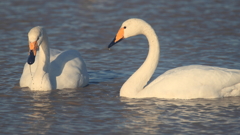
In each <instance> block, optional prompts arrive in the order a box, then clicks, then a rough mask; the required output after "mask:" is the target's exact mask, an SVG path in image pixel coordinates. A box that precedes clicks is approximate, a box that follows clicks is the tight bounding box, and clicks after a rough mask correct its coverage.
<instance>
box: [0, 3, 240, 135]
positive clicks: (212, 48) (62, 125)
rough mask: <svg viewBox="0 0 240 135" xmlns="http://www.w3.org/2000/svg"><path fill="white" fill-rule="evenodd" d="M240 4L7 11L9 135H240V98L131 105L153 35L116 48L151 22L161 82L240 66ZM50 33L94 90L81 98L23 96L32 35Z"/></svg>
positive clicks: (34, 6) (69, 93) (3, 98)
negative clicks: (183, 72)
mask: <svg viewBox="0 0 240 135" xmlns="http://www.w3.org/2000/svg"><path fill="white" fill-rule="evenodd" d="M239 7H240V1H237V0H231V1H219V0H215V1H209V0H201V1H199V0H191V1H189V0H185V1H167V0H161V1H159V0H155V1H146V0H128V1H122V0H115V1H109V0H85V1H83V0H78V1H70V0H65V1H59V0H52V1H47V0H42V1H35V2H32V1H28V0H21V1H19V0H11V1H1V2H0V13H1V16H0V20H1V23H0V35H1V36H0V43H1V49H0V69H1V72H0V80H1V82H0V104H1V105H0V119H1V120H0V133H1V134H176V133H177V134H193V133H194V134H229V133H231V134H239V128H240V126H239V123H240V117H239V116H240V113H239V112H240V108H239V106H240V104H239V103H240V101H239V100H240V98H239V97H231V98H223V99H212V100H205V99H195V100H165V99H157V98H148V99H127V98H121V97H119V90H120V88H121V86H122V84H123V83H124V82H125V81H126V80H127V78H128V77H129V76H130V75H131V74H132V73H133V72H134V71H135V70H136V69H137V68H138V67H139V66H140V65H141V63H142V62H143V61H144V59H145V58H146V55H147V49H148V46H147V41H146V38H145V37H144V36H136V37H132V38H129V39H128V40H123V41H122V42H121V43H119V44H118V45H116V46H115V47H114V48H112V49H111V50H110V51H109V50H107V45H108V44H109V43H110V41H111V40H112V39H113V37H114V36H115V34H116V32H117V30H118V29H119V27H120V25H121V23H122V22H123V21H125V20H126V19H128V18H131V17H136V18H142V19H144V20H146V21H147V22H149V23H150V24H151V25H152V27H153V28H154V29H155V30H156V34H157V35H158V37H159V40H160V44H161V54H160V61H159V62H160V63H159V66H158V68H157V70H156V72H155V73H154V75H153V78H152V79H154V78H156V77H157V76H159V75H160V74H162V73H163V72H165V71H166V70H169V69H172V68H175V67H179V66H184V65H190V64H202V65H210V66H219V67H225V68H233V69H239V67H240V62H239V58H240V53H239V52H240V47H239V45H240V39H239V33H240V29H239V26H240V8H239ZM37 25H40V26H44V27H46V29H48V35H49V41H50V42H49V43H50V45H51V48H55V49H59V50H67V49H76V50H78V51H79V52H80V53H81V55H82V57H83V59H84V60H85V62H86V65H87V68H88V71H89V74H90V83H89V85H88V86H87V87H84V88H79V89H74V90H69V89H65V90H52V91H51V92H49V93H41V92H31V91H28V89H25V88H24V89H22V88H19V78H20V76H21V73H22V69H23V65H24V63H25V62H26V59H27V55H28V54H27V52H28V41H27V33H28V31H29V30H30V29H31V28H32V27H34V26H37Z"/></svg>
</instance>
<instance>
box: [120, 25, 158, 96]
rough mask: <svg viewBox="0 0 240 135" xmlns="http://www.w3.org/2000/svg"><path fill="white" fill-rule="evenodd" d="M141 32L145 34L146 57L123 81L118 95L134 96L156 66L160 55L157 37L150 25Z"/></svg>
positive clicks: (143, 85)
mask: <svg viewBox="0 0 240 135" xmlns="http://www.w3.org/2000/svg"><path fill="white" fill-rule="evenodd" d="M142 34H143V35H145V36H146V38H147V40H148V44H149V50H148V55H147V58H146V60H145V61H144V63H143V64H142V65H141V66H140V68H139V69H138V70H137V71H136V72H135V73H134V74H133V75H132V76H131V77H130V78H129V79H128V80H127V81H126V82H125V83H124V85H123V86H122V88H121V91H120V96H127V97H134V96H136V95H137V93H138V92H139V91H141V90H143V89H144V87H145V86H146V84H147V83H148V81H149V80H150V78H151V77H152V75H153V73H154V71H155V69H156V68H157V65H158V61H159V55H160V45H159V42H158V37H157V35H156V33H155V31H154V30H153V29H152V27H151V26H146V27H144V29H143V32H142Z"/></svg>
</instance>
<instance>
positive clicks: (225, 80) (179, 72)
mask: <svg viewBox="0 0 240 135" xmlns="http://www.w3.org/2000/svg"><path fill="white" fill-rule="evenodd" d="M239 83H240V70H235V69H226V68H218V67H211V66H202V65H192V66H184V67H179V68H175V69H172V70H169V71H167V72H165V73H164V74H162V75H161V76H159V77H158V78H156V79H155V80H154V81H153V82H152V83H150V84H149V85H148V86H146V87H145V88H144V89H143V90H142V91H140V92H139V95H141V96H144V95H145V96H153V95H158V97H162V98H183V99H190V98H217V97H224V96H231V94H229V92H230V91H233V90H235V96H236V90H237V89H238V91H240V87H238V84H239ZM230 93H231V92H230ZM232 96H234V95H232Z"/></svg>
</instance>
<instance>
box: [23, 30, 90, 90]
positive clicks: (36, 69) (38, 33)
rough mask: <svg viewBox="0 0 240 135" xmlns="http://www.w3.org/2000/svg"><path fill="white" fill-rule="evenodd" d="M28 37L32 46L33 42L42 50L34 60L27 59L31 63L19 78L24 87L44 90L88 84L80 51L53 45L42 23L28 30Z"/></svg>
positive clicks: (26, 65) (25, 67)
mask: <svg viewBox="0 0 240 135" xmlns="http://www.w3.org/2000/svg"><path fill="white" fill-rule="evenodd" d="M28 38H29V46H31V45H30V44H31V43H33V42H34V43H36V44H35V45H36V47H35V48H39V51H38V52H37V53H36V59H35V62H33V64H32V63H31V62H29V60H28V63H30V64H31V65H30V64H28V63H26V64H25V66H24V69H23V73H22V76H21V78H20V86H21V87H29V88H30V89H31V90H41V91H44V90H51V89H64V88H77V87H84V86H86V85H87V84H88V81H89V77H88V72H87V68H86V65H85V62H84V60H83V59H82V57H81V55H80V53H79V52H78V51H76V50H67V51H59V50H56V49H50V48H49V45H48V38H47V33H46V31H45V29H44V28H43V27H40V26H37V27H34V28H32V29H31V30H30V31H29V33H28ZM30 52H31V48H30ZM33 52H34V51H33ZM33 54H34V53H32V54H31V53H30V55H32V56H29V59H31V58H30V57H33ZM30 61H31V60H30ZM30 71H31V72H30Z"/></svg>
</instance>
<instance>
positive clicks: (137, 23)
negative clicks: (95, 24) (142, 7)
mask: <svg viewBox="0 0 240 135" xmlns="http://www.w3.org/2000/svg"><path fill="white" fill-rule="evenodd" d="M149 26H150V25H149V24H148V23H147V22H145V21H144V20H142V19H138V18H131V19H128V20H126V21H125V22H123V23H122V26H121V27H120V29H119V30H118V33H117V34H116V36H115V38H114V39H113V41H112V42H111V43H110V44H109V45H108V48H110V47H112V46H113V45H115V44H116V43H118V42H120V41H121V40H123V39H124V38H128V37H132V36H136V35H139V34H144V27H149Z"/></svg>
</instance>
